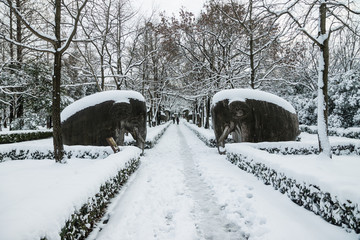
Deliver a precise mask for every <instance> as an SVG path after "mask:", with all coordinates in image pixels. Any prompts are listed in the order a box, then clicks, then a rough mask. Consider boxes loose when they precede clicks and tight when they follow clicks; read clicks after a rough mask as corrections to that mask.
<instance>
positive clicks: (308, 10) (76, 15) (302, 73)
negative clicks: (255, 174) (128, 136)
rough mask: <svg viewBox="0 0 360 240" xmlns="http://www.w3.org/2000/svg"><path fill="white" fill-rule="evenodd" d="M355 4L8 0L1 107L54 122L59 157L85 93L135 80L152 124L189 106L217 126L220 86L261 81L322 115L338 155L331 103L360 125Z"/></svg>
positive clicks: (8, 115)
mask: <svg viewBox="0 0 360 240" xmlns="http://www.w3.org/2000/svg"><path fill="white" fill-rule="evenodd" d="M356 4H357V3H356V2H351V1H347V2H344V1H340V0H289V1H287V2H286V1H285V2H282V3H281V4H280V3H274V2H273V1H271V3H270V2H267V1H266V0H250V1H244V2H240V1H236V0H230V1H220V0H219V1H217V0H209V1H208V2H207V3H206V4H205V5H204V7H203V9H202V11H201V13H200V15H198V16H195V15H194V14H193V13H191V12H188V11H186V10H185V9H182V10H181V11H180V12H179V15H178V16H176V17H175V16H173V17H169V16H167V15H166V14H165V13H163V14H160V16H159V17H155V15H153V16H151V17H147V18H146V17H139V16H138V14H137V13H136V12H135V11H134V10H133V9H132V8H131V4H130V2H129V1H128V0H83V1H60V0H55V1H46V0H27V1H20V0H0V11H1V12H0V15H1V16H2V17H1V20H0V50H1V51H0V57H1V59H2V64H1V66H0V105H1V107H2V113H1V114H0V116H2V121H3V122H4V123H9V122H11V125H12V126H14V127H23V126H24V125H26V126H31V125H38V124H39V123H42V124H45V122H46V120H47V122H48V125H53V127H54V136H55V137H54V147H55V149H57V150H56V151H55V152H56V153H57V155H56V159H57V161H61V159H62V151H63V149H62V141H61V134H60V133H61V129H60V127H61V126H60V110H61V109H62V107H64V106H66V105H67V104H68V103H69V102H71V101H73V100H76V99H78V98H81V97H83V96H84V95H88V94H90V93H93V92H96V91H104V90H107V89H133V90H136V91H139V92H141V93H142V94H143V95H144V96H145V98H146V99H147V101H148V103H147V106H148V108H149V122H150V124H151V125H152V124H157V123H159V121H160V115H161V112H162V111H164V110H170V111H172V112H181V111H183V110H186V109H188V110H189V111H190V112H191V113H192V115H193V120H194V121H196V122H197V123H198V124H199V125H203V126H204V127H206V128H208V127H209V126H210V121H209V117H210V100H211V97H212V95H213V94H214V93H215V92H217V91H219V90H221V89H224V88H238V87H241V88H242V87H251V88H254V89H256V88H260V89H263V90H266V91H270V92H274V93H275V94H278V95H280V96H282V97H285V98H287V99H288V100H292V101H293V103H294V105H295V107H297V110H298V112H299V117H300V120H301V121H302V122H304V123H314V116H315V115H317V116H318V125H319V133H320V134H319V136H323V137H319V140H321V141H320V142H321V144H320V147H321V148H322V149H323V150H324V151H326V152H327V154H328V155H329V156H330V151H329V149H328V148H326V146H329V145H328V143H327V138H326V131H327V129H326V128H327V125H328V119H327V116H328V115H329V111H331V112H333V113H336V114H335V115H334V116H336V117H334V118H333V119H330V120H331V121H332V122H333V123H335V125H336V123H339V122H342V123H344V122H347V123H348V124H347V125H346V126H351V125H356V124H359V123H360V112H359V111H360V110H359V107H358V106H359V104H360V103H359V101H360V100H359V98H358V97H357V96H359V95H360V93H358V92H357V91H356V89H358V88H359V85H358V82H359V81H358V80H359V76H360V73H359V72H360V65H359V64H360V61H359V58H358V57H357V56H358V55H357V54H358V53H359V51H360V46H359V42H360V41H359V34H358V30H359V28H360V23H359V19H360V18H359V16H358V14H359V12H357V11H356V10H355V9H358V8H357V7H359V6H357V5H356ZM330 36H331V37H330ZM328 79H330V82H329V81H328ZM328 85H329V86H330V87H329V86H328ZM50 92H52V94H50ZM328 92H330V93H331V95H330V96H328ZM349 92H351V93H349ZM349 94H350V95H349ZM348 95H349V96H350V98H351V97H352V100H350V101H348V100H349V97H348ZM60 96H62V97H60ZM316 96H318V97H317V100H318V101H319V102H318V104H317V105H318V107H317V109H318V112H317V114H316V113H314V109H315V108H316V104H311V103H313V100H314V98H315V97H316ZM346 101H348V102H346ZM343 105H346V107H344V106H343ZM319 106H320V107H319ZM345 111H348V112H349V111H350V112H351V113H352V115H350V116H342V115H343V114H342V113H344V112H345ZM49 116H51V117H49ZM341 118H343V119H341ZM29 119H32V120H33V121H32V122H30V121H28V120H29ZM35 119H38V120H37V121H34V120H35ZM344 119H346V121H344Z"/></svg>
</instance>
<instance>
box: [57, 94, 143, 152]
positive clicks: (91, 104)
mask: <svg viewBox="0 0 360 240" xmlns="http://www.w3.org/2000/svg"><path fill="white" fill-rule="evenodd" d="M61 119H62V124H61V127H62V136H63V142H64V144H66V145H95V146H107V145H108V143H107V141H106V138H109V137H113V138H114V140H115V141H116V143H117V144H118V145H123V144H124V134H125V133H130V134H131V135H132V137H133V138H134V139H135V140H136V143H137V146H138V147H139V148H141V149H142V150H143V151H144V147H145V139H146V103H145V99H144V97H143V96H142V95H141V94H140V93H138V92H135V91H125V90H114V91H104V92H99V93H95V94H93V95H90V96H86V97H84V98H82V99H80V100H78V101H75V102H74V103H72V104H70V105H69V106H68V107H66V108H65V109H64V110H63V112H62V113H61Z"/></svg>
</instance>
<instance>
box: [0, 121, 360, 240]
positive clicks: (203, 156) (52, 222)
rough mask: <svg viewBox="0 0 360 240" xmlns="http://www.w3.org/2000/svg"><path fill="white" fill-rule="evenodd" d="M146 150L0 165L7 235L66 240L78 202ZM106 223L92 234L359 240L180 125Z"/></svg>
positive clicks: (1, 234) (1, 227) (149, 157)
mask: <svg viewBox="0 0 360 240" xmlns="http://www.w3.org/2000/svg"><path fill="white" fill-rule="evenodd" d="M150 131H151V130H150ZM41 141H44V142H45V141H46V140H41ZM44 142H43V143H44ZM23 144H24V143H23ZM232 146H234V147H235V146H236V144H235V145H232ZM33 147H34V148H35V147H36V144H35V145H33ZM139 153H140V150H139V149H137V148H135V147H125V148H124V150H123V151H122V152H120V153H118V154H113V155H111V156H110V157H108V158H106V159H99V160H84V159H70V160H69V161H68V164H65V165H60V164H55V163H54V162H53V161H35V160H26V161H6V162H4V163H0V239H4V240H16V239H24V240H25V239H26V240H28V239H39V238H40V237H41V236H44V235H45V234H46V235H47V236H48V238H49V239H59V236H58V235H57V234H58V231H59V229H60V228H61V224H63V223H64V219H66V218H67V217H68V216H69V214H71V212H73V211H74V208H78V207H79V206H80V205H81V204H82V203H83V202H84V201H86V199H87V198H88V197H89V196H92V195H93V194H94V193H96V191H97V190H98V188H99V186H100V184H102V183H103V182H104V181H105V180H106V179H107V178H108V177H109V176H111V175H112V174H113V173H114V172H116V169H118V168H121V166H122V164H124V161H123V160H124V159H126V158H129V157H130V156H134V155H137V154H139ZM122 154H123V155H122ZM287 160H288V159H287V158H286V157H284V161H287ZM355 160H356V159H355ZM334 161H335V159H334ZM289 165H291V164H289ZM352 171H353V172H356V170H352ZM298 174H300V173H298ZM333 174H335V173H334V172H333ZM324 175H326V174H325V173H324ZM329 179H330V178H329ZM357 182H359V181H357ZM345 190H346V191H349V192H351V191H352V190H349V189H346V187H345V186H344V191H345ZM103 220H106V222H107V224H103V223H100V224H99V226H98V228H97V229H95V230H94V232H93V233H92V234H91V235H90V237H89V239H92V240H93V239H99V240H101V239H107V240H111V239H122V240H123V239H124V240H126V239H129V240H130V239H132V240H137V239H158V240H171V239H182V240H193V239H194V240H195V239H196V240H197V239H215V240H216V239H266V240H278V239H295V240H296V239H301V240H303V239H309V240H312V239H314V240H315V239H316V240H319V239H320V240H321V239H326V240H328V239H354V240H355V239H360V236H359V235H356V234H354V233H347V232H346V231H345V230H344V229H342V228H340V227H336V226H333V225H331V224H329V223H327V222H325V221H324V220H322V219H321V218H320V217H319V216H316V215H315V214H313V213H311V212H309V211H307V210H305V209H303V208H301V207H299V206H297V205H296V204H294V203H293V202H292V201H291V200H289V199H288V198H287V197H286V196H285V195H283V194H281V193H279V192H278V191H274V190H273V188H272V187H271V186H266V185H264V184H263V183H262V182H260V181H259V180H257V179H256V178H255V177H253V176H252V175H251V174H248V173H245V172H244V171H242V170H240V169H239V168H237V167H236V166H235V165H233V164H231V163H230V162H228V161H227V160H226V157H225V156H221V155H219V154H218V153H217V149H215V148H209V147H207V146H206V145H205V144H204V143H203V142H202V141H200V140H199V139H198V138H197V137H196V136H195V134H194V133H193V132H191V131H190V130H189V129H188V128H187V127H186V126H184V125H183V124H182V123H181V124H180V125H173V124H171V125H170V127H169V128H168V130H167V131H166V132H165V134H164V136H163V137H162V138H161V139H160V140H159V142H158V144H157V145H156V146H155V147H154V148H153V149H149V150H146V151H145V156H144V157H142V158H141V165H140V167H139V169H138V170H137V171H136V172H135V174H133V175H132V176H131V178H130V180H129V181H128V183H127V184H126V185H125V186H124V187H123V189H122V190H121V192H120V194H119V195H118V196H117V197H116V198H114V199H113V201H112V203H111V205H110V206H109V208H108V212H107V214H106V216H105V217H104V219H103ZM102 222H103V221H102ZM100 230H101V231H100Z"/></svg>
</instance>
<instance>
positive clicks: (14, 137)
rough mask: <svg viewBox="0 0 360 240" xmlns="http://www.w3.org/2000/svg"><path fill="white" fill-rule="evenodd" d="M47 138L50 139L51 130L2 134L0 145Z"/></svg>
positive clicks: (0, 135) (0, 134)
mask: <svg viewBox="0 0 360 240" xmlns="http://www.w3.org/2000/svg"><path fill="white" fill-rule="evenodd" d="M49 137H52V131H51V130H44V131H19V132H4V133H0V144H4V143H15V142H23V141H31V140H37V139H44V138H49Z"/></svg>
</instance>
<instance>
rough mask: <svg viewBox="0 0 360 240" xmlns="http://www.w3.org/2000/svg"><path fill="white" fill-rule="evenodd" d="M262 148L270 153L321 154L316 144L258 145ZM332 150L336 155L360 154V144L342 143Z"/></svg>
mask: <svg viewBox="0 0 360 240" xmlns="http://www.w3.org/2000/svg"><path fill="white" fill-rule="evenodd" d="M258 149H260V150H264V151H267V152H269V153H276V154H282V155H309V154H319V148H317V147H314V146H307V147H301V146H300V147H287V146H281V147H270V146H268V147H258ZM331 151H332V153H333V154H334V155H349V154H356V155H360V146H356V145H354V144H351V143H350V144H342V145H340V144H339V145H336V146H331Z"/></svg>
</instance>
